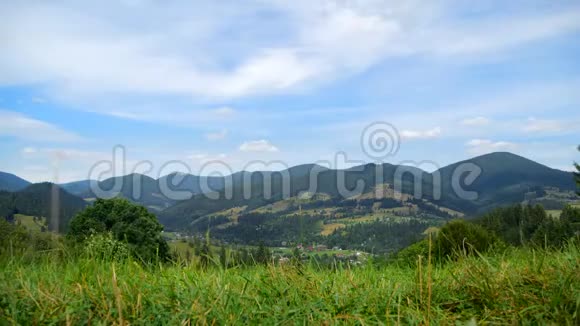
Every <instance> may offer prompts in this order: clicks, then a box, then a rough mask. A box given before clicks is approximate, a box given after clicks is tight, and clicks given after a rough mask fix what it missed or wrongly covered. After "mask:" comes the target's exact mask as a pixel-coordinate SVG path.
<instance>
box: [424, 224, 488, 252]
mask: <svg viewBox="0 0 580 326" xmlns="http://www.w3.org/2000/svg"><path fill="white" fill-rule="evenodd" d="M498 243H499V239H498V238H497V237H496V236H495V235H494V234H493V233H491V232H489V231H487V230H486V229H485V228H483V227H482V226H480V225H477V224H473V223H470V222H466V221H463V220H453V221H450V222H449V223H447V224H445V226H443V227H442V228H441V230H440V231H439V233H438V234H437V238H436V241H435V246H434V252H435V255H436V257H438V258H445V257H450V258H457V257H459V256H461V255H470V254H473V253H474V252H475V251H477V252H485V251H487V250H489V249H491V247H492V246H493V245H495V244H498ZM417 249H421V247H418V248H417Z"/></svg>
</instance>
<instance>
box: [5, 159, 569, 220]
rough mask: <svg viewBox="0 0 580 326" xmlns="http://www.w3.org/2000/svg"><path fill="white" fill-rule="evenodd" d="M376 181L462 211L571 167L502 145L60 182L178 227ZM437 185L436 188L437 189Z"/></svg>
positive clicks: (531, 187) (504, 199) (511, 198)
mask: <svg viewBox="0 0 580 326" xmlns="http://www.w3.org/2000/svg"><path fill="white" fill-rule="evenodd" d="M466 166H468V167H472V168H473V167H476V169H478V170H480V171H481V174H480V175H479V176H478V177H477V178H476V179H475V180H474V182H473V183H466V179H465V178H466V176H467V174H465V173H463V174H462V173H459V172H460V170H459V169H458V168H460V167H466ZM454 174H455V175H456V178H455V180H454V179H453V176H454ZM13 177H14V178H17V177H16V176H13ZM438 177H439V178H438ZM14 178H12V180H14ZM0 180H1V179H0ZM313 181H314V182H315V183H316V186H315V187H313ZM454 183H456V185H455V187H454ZM22 184H23V183H22V182H21V183H20V186H21V185H22ZM382 184H384V185H386V186H387V187H390V188H391V189H393V188H397V189H398V190H399V191H400V192H401V193H403V194H406V195H414V196H418V195H417V193H416V189H417V188H418V189H420V190H421V196H419V197H421V198H419V199H424V200H426V201H428V202H430V203H432V204H434V205H437V206H440V207H445V208H449V209H452V210H454V211H458V212H463V213H466V214H477V213H480V212H484V211H486V210H488V209H490V208H493V207H496V206H500V205H507V204H512V203H516V202H521V201H522V200H524V198H525V196H526V194H529V193H533V192H534V191H538V192H539V191H541V190H542V189H543V188H544V187H555V188H559V189H562V190H565V191H573V190H575V189H576V188H575V187H576V186H575V183H574V180H573V176H572V173H571V172H565V171H560V170H556V169H552V168H549V167H547V166H544V165H542V164H539V163H537V162H534V161H532V160H529V159H527V158H524V157H521V156H518V155H515V154H512V153H508V152H496V153H490V154H485V155H481V156H478V157H474V158H471V159H468V160H465V161H461V162H457V163H454V164H450V165H448V166H445V167H443V168H441V169H439V170H437V171H434V172H432V173H428V172H425V171H423V170H421V169H418V168H416V167H412V166H399V165H393V164H389V163H383V164H380V165H376V164H373V163H371V164H365V165H361V166H356V167H352V168H349V169H345V170H333V169H328V168H324V167H321V166H319V165H315V164H304V165H298V166H294V167H291V168H289V169H287V170H283V171H256V172H248V171H240V172H236V173H234V174H232V175H230V176H225V177H221V176H195V175H191V174H183V173H171V174H169V175H166V176H163V177H161V178H159V179H157V180H155V179H153V178H151V177H149V176H145V175H141V174H130V175H126V176H122V177H114V178H109V179H106V180H104V181H101V182H98V183H97V182H96V181H91V180H85V181H77V182H72V183H68V184H64V185H61V186H62V188H63V189H66V190H68V191H70V192H71V193H72V194H74V195H77V196H79V197H82V198H85V199H94V198H95V197H97V196H96V195H97V194H95V193H94V192H93V191H92V189H91V185H97V186H98V188H99V189H102V190H105V191H106V190H117V191H118V192H117V193H113V195H116V196H119V197H124V198H127V199H129V200H131V201H133V202H136V203H139V204H141V205H143V206H146V207H148V208H149V209H150V210H151V211H153V212H155V213H156V214H157V215H158V217H159V219H160V221H161V222H162V223H164V224H165V225H170V226H172V227H183V226H184V225H187V224H188V223H190V222H191V221H193V220H195V219H197V218H199V217H202V216H206V215H208V214H212V213H214V212H218V211H222V210H226V209H230V208H234V207H246V208H247V209H248V210H251V209H254V208H258V207H261V206H265V205H270V204H273V203H276V202H278V201H281V200H284V199H285V198H289V197H296V196H299V195H300V194H303V193H319V194H324V195H325V196H328V197H329V198H333V202H335V203H339V202H340V201H342V200H347V199H349V198H363V197H364V198H368V197H369V196H368V195H366V196H362V197H361V195H362V194H365V193H369V192H371V191H375V188H376V187H377V186H379V185H381V187H383V186H382ZM457 184H459V185H461V188H462V189H463V190H464V191H468V192H474V193H475V194H477V196H476V197H475V198H463V197H462V196H461V195H460V194H458V193H457V191H456V189H455V188H456V186H457ZM1 185H2V184H0V186H1ZM115 187H118V188H117V189H116V188H115ZM381 187H379V188H377V189H380V188H381ZM437 190H439V191H437ZM168 191H173V192H174V193H173V194H174V195H175V192H181V194H180V196H177V197H172V196H170V197H172V198H168V197H167V196H166V195H167V194H168ZM438 192H439V193H440V196H437V195H438Z"/></svg>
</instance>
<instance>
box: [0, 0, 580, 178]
mask: <svg viewBox="0 0 580 326" xmlns="http://www.w3.org/2000/svg"><path fill="white" fill-rule="evenodd" d="M579 36H580V5H579V4H578V2H577V1H518V0H516V1H510V2H509V3H508V4H506V2H505V1H478V2H477V4H474V3H472V2H467V1H445V0H443V1H429V2H425V1H381V0H368V1H354V0H353V1H338V0H337V1H302V0H297V1H276V0H273V1H244V2H243V3H242V2H241V1H220V2H219V3H218V2H216V1H171V2H169V3H166V2H162V1H138V0H125V1H93V2H87V1H83V2H78V1H51V2H46V1H26V2H2V3H0V44H2V46H1V51H0V157H1V158H2V160H1V164H0V170H2V171H6V172H11V173H15V174H17V175H19V176H22V177H24V178H26V179H29V180H31V181H57V182H67V181H73V180H80V179H87V178H89V177H94V174H91V173H90V171H91V167H94V166H95V164H96V163H98V162H100V161H103V160H104V161H107V160H111V159H112V158H111V157H112V151H113V148H114V147H115V146H117V145H120V146H122V147H123V148H124V150H125V152H126V159H127V161H126V167H125V170H124V171H121V170H117V172H116V174H123V173H130V172H132V171H133V170H136V171H137V172H146V171H144V170H143V169H142V168H143V167H144V164H142V163H143V162H144V161H147V162H150V163H151V165H152V169H151V171H150V172H147V173H148V174H150V175H152V176H158V175H160V174H161V175H163V174H167V173H169V172H171V170H182V171H187V170H189V171H190V172H191V173H194V174H208V173H209V172H211V171H212V169H207V164H208V162H213V161H216V160H217V161H220V162H223V163H224V164H226V165H227V166H228V168H227V169H229V170H230V171H237V170H241V169H246V170H252V169H280V168H284V166H292V165H296V164H301V163H311V162H319V163H321V164H323V165H330V166H331V167H344V166H348V165H353V164H357V163H359V162H363V161H373V160H374V157H370V156H369V155H367V154H366V153H365V152H364V151H363V150H362V149H361V134H362V133H363V130H364V129H365V127H367V126H368V125H370V124H372V123H373V122H388V123H390V124H392V125H393V126H394V127H395V128H396V130H397V134H398V137H399V142H398V144H399V151H398V152H397V153H396V155H391V156H389V157H387V158H385V161H387V162H390V163H405V164H415V165H419V166H420V167H422V168H424V169H426V170H432V169H435V168H437V167H440V166H444V165H446V164H450V163H453V162H455V161H458V160H461V159H466V158H469V157H472V156H475V155H480V154H484V153H488V152H492V151H511V152H514V153H517V154H520V155H523V156H526V157H528V158H531V159H534V160H536V161H538V162H541V163H543V164H546V165H548V166H551V167H554V168H559V169H567V170H569V169H570V168H571V163H572V161H574V160H580V157H579V153H578V152H577V151H576V146H577V145H578V143H580V110H579V109H578V107H579V106H580V61H579V60H578V58H580V37H579ZM338 152H344V153H346V159H340V160H338V161H337V159H336V153H338ZM174 160H177V161H180V162H182V163H183V164H179V163H177V164H173V163H171V164H168V162H169V163H170V162H172V161H174ZM426 160H428V161H429V162H423V161H426ZM260 162H261V163H260ZM421 162H423V163H422V164H420V163H421ZM140 163H141V164H140ZM260 164H262V166H260ZM227 169H226V168H225V167H223V166H222V167H221V168H216V170H219V171H227Z"/></svg>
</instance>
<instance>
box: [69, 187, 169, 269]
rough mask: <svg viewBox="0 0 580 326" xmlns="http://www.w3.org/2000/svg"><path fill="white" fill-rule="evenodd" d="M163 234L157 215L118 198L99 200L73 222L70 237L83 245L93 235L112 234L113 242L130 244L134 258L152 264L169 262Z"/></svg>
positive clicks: (167, 247) (167, 248) (79, 214)
mask: <svg viewBox="0 0 580 326" xmlns="http://www.w3.org/2000/svg"><path fill="white" fill-rule="evenodd" d="M162 230H163V226H162V225H161V224H160V223H159V222H158V221H157V218H156V217H155V215H153V214H151V213H150V212H149V211H147V209H145V207H143V206H139V205H135V204H132V203H130V202H129V201H127V200H125V199H119V198H115V199H97V201H96V202H95V203H94V204H93V205H92V206H89V207H87V208H86V209H85V210H83V211H81V212H80V213H78V214H77V215H76V216H75V217H74V218H73V220H72V221H71V224H70V231H69V233H68V236H69V237H70V238H72V239H74V240H76V241H79V242H84V241H86V240H87V239H88V238H90V236H91V235H96V234H103V233H108V232H111V234H112V235H113V237H114V239H116V240H118V241H122V242H125V243H127V245H128V246H129V249H130V250H131V253H132V254H133V255H134V256H135V257H137V258H138V259H141V260H143V261H144V262H152V261H155V260H162V261H165V260H167V259H169V246H168V245H167V242H165V240H164V239H163V238H162V236H161V231H162Z"/></svg>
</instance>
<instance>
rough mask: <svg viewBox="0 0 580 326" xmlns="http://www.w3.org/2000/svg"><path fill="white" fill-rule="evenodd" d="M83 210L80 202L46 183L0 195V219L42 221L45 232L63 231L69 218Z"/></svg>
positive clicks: (80, 200)
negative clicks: (21, 216)
mask: <svg viewBox="0 0 580 326" xmlns="http://www.w3.org/2000/svg"><path fill="white" fill-rule="evenodd" d="M86 206H87V204H86V202H85V201H84V200H82V199H81V198H78V197H76V196H74V195H71V194H69V193H68V192H66V191H64V190H62V189H61V188H60V187H58V186H57V185H55V184H52V183H48V182H46V183H38V184H32V185H30V186H29V187H27V188H26V189H24V190H22V191H18V192H13V193H11V192H0V216H4V217H10V216H12V215H14V214H24V215H30V216H37V217H45V218H47V220H48V221H47V227H48V229H49V230H54V231H59V232H64V231H66V229H67V227H68V223H69V221H70V220H71V218H72V217H73V216H74V215H75V214H76V213H78V212H79V211H81V210H82V209H83V208H85V207H86Z"/></svg>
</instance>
